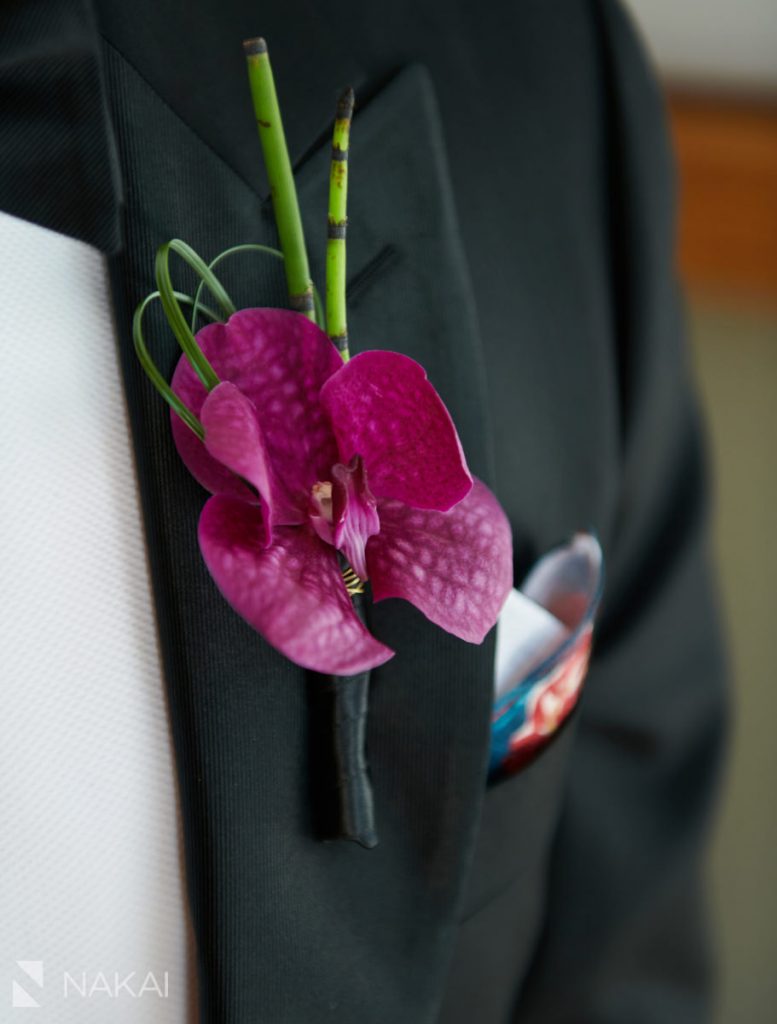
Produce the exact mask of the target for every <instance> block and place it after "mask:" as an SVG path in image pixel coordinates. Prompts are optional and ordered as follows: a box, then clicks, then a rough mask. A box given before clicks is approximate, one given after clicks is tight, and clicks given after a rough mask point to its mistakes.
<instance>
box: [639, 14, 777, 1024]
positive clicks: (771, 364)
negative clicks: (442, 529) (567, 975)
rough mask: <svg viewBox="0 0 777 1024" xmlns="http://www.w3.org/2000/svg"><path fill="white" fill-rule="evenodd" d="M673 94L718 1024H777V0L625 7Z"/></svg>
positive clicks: (716, 1018) (671, 112) (672, 119)
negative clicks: (726, 659) (697, 473)
mask: <svg viewBox="0 0 777 1024" xmlns="http://www.w3.org/2000/svg"><path fill="white" fill-rule="evenodd" d="M627 6H629V7H630V8H631V10H632V13H633V14H634V16H635V18H636V20H637V22H638V23H639V25H640V27H641V28H642V31H643V33H644V35H645V37H646V41H647V43H648V46H649V48H650V49H651V50H652V52H653V55H654V58H655V60H656V63H657V65H658V68H659V72H660V74H661V75H662V77H663V79H664V81H665V84H666V87H667V92H668V95H669V99H670V104H669V110H670V115H671V123H672V129H673V132H674V137H675V144H676V149H677V156H678V165H679V179H680V198H681V216H680V222H681V223H680V241H679V261H680V264H681V269H682V272H683V275H684V277H685V281H686V287H687V294H688V297H689V330H690V337H691V342H692V347H693V355H694V359H695V364H696V368H697V378H698V385H699V392H700V396H701V399H702V402H703V407H704V410H705V413H706V417H707V422H708V429H709V438H710V451H711V456H712V465H713V474H714V480H715V490H716V496H717V501H716V508H715V517H714V545H715V551H716V554H717V559H718V565H719V572H720V579H721V585H722V587H721V589H722V603H723V607H724V611H725V615H726V620H727V625H728V631H729V638H730V648H731V659H732V669H733V686H734V701H735V713H736V717H735V722H734V728H733V737H732V747H731V756H730V764H729V771H728V774H727V777H726V780H725V784H724V790H723V799H722V803H721V808H720V813H719V817H718V821H717V823H716V828H715V834H714V841H713V844H712V849H711V855H710V864H709V880H710V887H711V895H712V906H713V911H714V915H715V922H716V926H717V932H718V948H719V957H720V975H719V992H718V998H717V1003H716V1013H715V1024H774V1022H775V1021H777V739H776V738H775V732H776V731H777V620H775V607H776V604H775V598H774V591H775V583H777V538H776V537H775V532H776V530H777V511H776V510H777V0H704V2H703V3H701V2H698V0H696V2H693V0H692V2H689V3H678V2H677V0H627Z"/></svg>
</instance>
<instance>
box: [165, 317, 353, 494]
mask: <svg viewBox="0 0 777 1024" xmlns="http://www.w3.org/2000/svg"><path fill="white" fill-rule="evenodd" d="M197 342H198V344H199V346H200V348H201V349H202V351H203V352H204V354H205V356H206V357H207V359H208V361H209V362H210V364H211V366H213V368H214V370H215V371H216V373H217V374H218V376H219V379H220V380H221V381H231V382H232V383H233V384H234V385H235V387H237V388H238V389H239V390H240V391H242V392H243V394H244V395H245V396H246V397H247V398H249V399H250V400H251V401H252V402H253V404H254V406H255V408H256V412H257V416H258V418H259V425H260V427H261V430H262V436H263V437H264V441H265V446H266V451H267V455H268V459H269V462H270V465H271V466H272V468H273V470H274V471H275V473H276V475H277V477H278V478H279V479H282V480H283V481H284V483H285V485H286V486H287V488H288V489H289V493H291V494H293V495H295V500H296V502H297V504H298V505H299V507H300V508H302V509H305V508H306V507H307V495H308V492H309V491H310V488H311V487H312V486H313V484H314V483H315V482H316V480H325V479H327V478H328V475H329V470H330V469H331V467H332V465H333V464H334V463H335V462H337V461H338V455H337V449H336V445H335V441H334V437H333V435H332V430H331V427H330V425H329V421H328V419H327V416H326V414H325V413H324V411H323V409H322V408H321V405H320V403H319V392H320V390H321V387H322V386H323V384H324V383H325V381H326V380H327V379H328V378H329V377H331V376H332V374H334V373H336V372H337V371H338V370H339V369H340V368H341V367H342V365H343V364H342V360H341V358H340V356H339V355H338V354H337V351H336V349H335V347H334V345H333V344H332V342H331V341H330V340H329V338H327V336H326V335H325V334H324V332H323V331H322V330H320V328H318V327H317V326H316V325H315V324H314V323H313V322H312V321H310V320H308V319H307V317H305V316H302V315H301V314H300V313H293V312H291V311H290V310H285V309H241V310H240V311H239V312H237V313H234V314H233V315H232V316H231V317H230V318H229V320H228V321H227V322H226V323H225V324H208V325H207V327H203V328H202V330H200V331H198V333H197ZM172 387H173V391H175V393H176V394H177V395H178V396H179V397H180V398H181V399H182V400H183V401H184V402H185V403H186V405H187V406H188V408H189V409H191V411H192V412H193V413H194V414H195V416H199V414H200V410H201V409H202V406H203V404H204V402H205V399H206V397H207V392H206V390H205V388H204V387H203V385H202V383H201V382H200V380H199V378H198V377H197V375H196V374H195V372H194V370H193V369H192V368H191V366H190V365H189V362H188V360H187V359H186V358H185V357H181V359H180V361H179V363H178V365H177V367H176V369H175V373H174V374H173V379H172ZM172 429H173V437H174V440H175V444H176V446H177V448H178V451H179V454H180V455H181V458H182V459H183V461H184V462H185V463H186V465H187V467H188V469H189V471H190V472H191V473H192V475H193V476H194V477H196V479H197V480H199V482H200V483H201V484H202V485H203V486H204V487H206V488H207V489H208V490H209V491H212V492H213V493H215V494H219V493H225V494H242V493H244V492H243V491H241V489H240V487H239V486H237V485H239V483H240V482H239V481H235V479H234V477H233V475H232V474H231V473H229V472H228V471H226V470H225V469H224V467H223V466H221V465H220V464H219V463H218V462H216V461H215V460H214V459H213V457H212V456H211V455H209V454H208V452H207V450H206V449H205V446H204V445H203V444H202V442H201V441H200V440H199V439H198V438H197V437H196V436H195V435H194V434H193V433H192V431H191V430H189V428H188V427H187V426H186V425H185V424H184V423H182V422H181V421H180V420H179V419H178V417H177V416H176V415H175V413H172Z"/></svg>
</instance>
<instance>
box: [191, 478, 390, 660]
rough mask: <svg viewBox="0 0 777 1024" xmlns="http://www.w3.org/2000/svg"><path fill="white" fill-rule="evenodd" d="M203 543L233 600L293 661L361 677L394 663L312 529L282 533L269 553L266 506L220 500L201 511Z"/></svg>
mask: <svg viewBox="0 0 777 1024" xmlns="http://www.w3.org/2000/svg"><path fill="white" fill-rule="evenodd" d="M199 540H200V549H201V551H202V555H203V558H204V559H205V564H206V565H207V567H208V569H209V571H210V574H211V576H212V577H213V579H214V581H215V583H216V585H217V586H218V588H219V590H220V591H221V593H222V594H223V595H224V597H225V598H226V599H227V601H228V602H229V603H230V604H231V605H232V607H233V608H234V609H235V611H236V612H237V613H238V614H239V615H241V616H242V617H243V618H244V619H245V620H246V621H247V622H248V623H249V624H250V625H251V626H253V627H254V629H256V630H257V631H258V632H259V633H261V635H262V636H263V637H264V638H265V639H266V640H267V641H268V643H270V644H272V646H273V647H275V648H277V650H279V651H280V652H281V653H282V654H284V655H285V656H286V657H287V658H290V659H291V661H294V662H296V664H298V665H301V666H302V667H303V668H309V669H313V670H314V671H316V672H323V673H326V674H331V675H355V674H357V673H359V672H364V671H366V670H367V669H371V668H375V667H376V666H377V665H382V664H383V662H385V661H388V659H389V658H391V657H392V655H393V653H394V652H393V651H391V650H390V648H388V647H386V646H384V645H383V644H382V643H380V642H379V641H378V640H376V639H375V638H374V637H373V636H372V635H371V634H370V633H369V632H368V631H367V629H365V627H364V626H363V624H362V623H361V622H360V620H359V618H358V616H357V615H356V613H355V611H354V609H353V605H352V604H351V600H350V598H349V597H348V594H347V592H346V589H345V584H344V583H343V579H342V576H341V574H340V570H339V568H338V564H337V554H336V552H335V550H334V548H328V547H327V546H326V545H325V544H323V543H322V542H321V541H320V540H319V539H318V537H316V535H315V534H314V533H313V532H312V531H310V530H307V529H305V528H301V527H285V526H282V527H279V528H278V529H277V530H276V531H275V535H274V538H273V543H272V544H271V545H270V546H269V547H266V546H265V544H264V541H265V527H264V523H263V520H262V515H261V510H260V509H259V507H258V506H256V505H249V504H248V503H247V502H245V501H241V500H240V499H239V498H234V497H231V496H228V495H224V494H217V495H215V496H214V497H212V498H210V499H209V500H208V501H207V502H206V504H205V507H204V509H203V510H202V514H201V516H200V525H199Z"/></svg>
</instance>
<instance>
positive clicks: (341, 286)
mask: <svg viewBox="0 0 777 1024" xmlns="http://www.w3.org/2000/svg"><path fill="white" fill-rule="evenodd" d="M353 102H354V96H353V89H346V91H345V92H344V93H343V95H342V96H341V97H340V100H339V101H338V104H337V114H336V115H335V127H334V134H333V137H332V162H331V165H330V170H329V213H328V218H327V243H326V323H327V331H328V333H329V337H330V338H331V339H332V341H333V342H334V343H335V345H336V346H337V349H338V351H339V352H340V355H341V356H342V357H343V362H345V363H347V362H348V360H349V358H350V355H349V352H348V321H347V314H346V306H345V235H346V229H347V227H348V217H347V215H346V211H347V208H348V142H349V138H350V134H351V118H352V116H353Z"/></svg>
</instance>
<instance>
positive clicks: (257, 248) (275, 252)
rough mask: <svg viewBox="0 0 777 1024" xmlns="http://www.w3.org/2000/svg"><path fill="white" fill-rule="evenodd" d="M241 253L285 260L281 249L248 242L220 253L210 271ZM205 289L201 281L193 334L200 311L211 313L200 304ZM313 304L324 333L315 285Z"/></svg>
mask: <svg viewBox="0 0 777 1024" xmlns="http://www.w3.org/2000/svg"><path fill="white" fill-rule="evenodd" d="M241 252H259V253H263V254H264V255H265V256H272V257H273V258H274V259H278V260H282V259H283V253H282V252H281V251H280V249H273V248H272V247H271V246H269V245H260V244H259V243H258V242H256V243H254V242H247V243H246V244H245V245H233V246H232V248H231V249H225V250H224V252H220V253H219V254H218V256H216V258H215V259H213V260H211V261H210V263H209V264H208V268H209V269H210V270H213V269H214V268H215V267H217V266H218V265H219V263H221V261H222V260H224V259H226V258H227V256H232V255H233V254H236V253H241ZM204 287H205V282H204V281H200V283H199V284H198V285H197V291H196V292H195V293H194V299H193V300H192V304H193V309H192V319H191V325H190V326H191V330H192V333H194V332H195V330H196V325H197V316H198V314H199V313H200V311H202V312H204V313H210V311H209V310H208V309H207V307H206V306H203V305H202V303H201V302H200V296H201V295H202V289H203V288H204ZM313 303H314V309H315V318H316V323H317V324H318V326H319V327H320V328H321V330H322V331H324V330H326V320H325V318H324V305H323V303H322V302H321V296H320V295H319V293H318V288H316V286H315V285H313ZM212 319H214V320H219V319H221V318H220V317H218V316H212Z"/></svg>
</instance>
